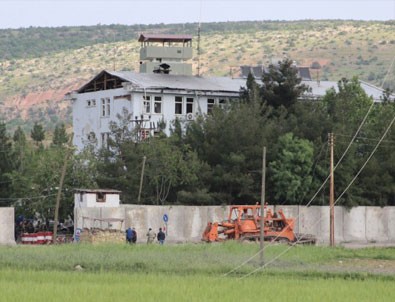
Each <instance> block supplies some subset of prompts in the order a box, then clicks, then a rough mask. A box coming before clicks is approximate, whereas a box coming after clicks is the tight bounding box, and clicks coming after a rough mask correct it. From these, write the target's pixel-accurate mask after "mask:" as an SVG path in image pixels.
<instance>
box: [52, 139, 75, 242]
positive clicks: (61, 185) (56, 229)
mask: <svg viewBox="0 0 395 302" xmlns="http://www.w3.org/2000/svg"><path fill="white" fill-rule="evenodd" d="M72 144H73V134H72V135H71V137H70V140H69V145H70V146H67V147H66V148H67V149H66V153H65V155H64V162H63V167H62V172H61V175H60V181H59V188H58V194H57V196H56V205H55V215H54V216H55V217H54V222H53V235H52V242H53V243H56V236H57V232H58V223H59V207H60V196H61V194H62V187H63V183H64V178H65V176H66V170H67V162H68V160H69V156H70V155H71V152H72V151H73V148H72Z"/></svg>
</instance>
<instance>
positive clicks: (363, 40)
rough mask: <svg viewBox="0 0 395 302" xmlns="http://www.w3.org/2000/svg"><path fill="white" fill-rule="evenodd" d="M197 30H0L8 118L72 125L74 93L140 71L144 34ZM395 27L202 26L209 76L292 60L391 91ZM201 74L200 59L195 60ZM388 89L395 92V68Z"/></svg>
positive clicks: (0, 111)
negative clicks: (107, 77)
mask: <svg viewBox="0 0 395 302" xmlns="http://www.w3.org/2000/svg"><path fill="white" fill-rule="evenodd" d="M196 28H197V25H196V24H192V23H191V24H171V25H163V24H160V25H146V26H143V25H135V26H124V25H109V26H105V25H97V26H90V27H60V28H27V29H9V30H0V119H1V120H5V121H7V123H8V125H9V129H10V128H14V126H16V125H24V128H25V129H26V130H27V129H30V127H31V125H32V124H33V123H34V121H40V122H41V123H43V124H45V125H46V126H47V128H48V129H52V128H53V127H54V125H55V124H56V123H57V122H59V121H64V122H66V123H67V124H70V121H71V110H70V104H69V103H67V102H66V101H63V96H64V94H65V93H66V92H68V91H70V90H73V89H76V88H77V87H79V86H80V85H82V84H83V83H84V82H85V81H87V80H88V79H90V78H91V77H92V76H94V75H96V74H97V73H98V72H99V71H101V70H102V69H109V70H113V69H114V67H115V69H116V70H134V71H137V70H138V65H139V64H138V63H139V58H138V56H139V47H140V45H139V43H138V42H137V37H138V34H139V33H141V32H146V33H147V32H161V33H188V34H193V35H194V41H195V47H196V41H197V37H196ZM394 32H395V22H363V21H298V22H280V21H264V22H225V23H206V24H202V38H201V58H200V62H201V71H202V73H203V74H204V75H207V76H208V75H217V76H224V75H230V74H231V72H235V70H237V67H238V66H240V65H256V64H266V63H267V62H269V61H271V60H273V59H281V58H283V57H284V56H288V57H289V58H291V59H293V60H295V61H297V63H298V64H299V65H304V66H309V65H311V63H312V62H314V61H318V62H319V63H320V64H321V66H322V70H321V72H320V75H319V76H320V78H321V79H329V80H334V81H337V80H339V79H340V78H342V77H347V78H351V77H352V76H358V77H359V78H360V79H362V80H365V81H367V82H370V83H372V84H375V85H377V86H382V85H383V79H384V77H385V75H386V73H387V71H388V67H389V66H390V65H391V62H392V59H393V55H394V53H395V37H394V35H393V33H394ZM193 64H194V70H196V65H197V57H196V51H195V58H194V60H193ZM384 87H389V88H391V89H394V88H395V67H394V66H393V67H392V70H390V72H389V76H388V78H387V81H386V83H384Z"/></svg>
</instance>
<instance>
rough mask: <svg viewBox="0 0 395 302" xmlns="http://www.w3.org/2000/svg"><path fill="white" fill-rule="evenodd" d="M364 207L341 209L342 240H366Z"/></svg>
mask: <svg viewBox="0 0 395 302" xmlns="http://www.w3.org/2000/svg"><path fill="white" fill-rule="evenodd" d="M365 221H366V207H355V208H351V209H344V211H343V234H344V241H346V242H348V241H366V229H365V228H366V224H365Z"/></svg>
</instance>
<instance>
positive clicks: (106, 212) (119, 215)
mask: <svg viewBox="0 0 395 302" xmlns="http://www.w3.org/2000/svg"><path fill="white" fill-rule="evenodd" d="M100 212H101V213H100V214H101V215H100V216H101V218H102V219H106V218H116V219H123V222H121V221H119V222H118V221H117V222H115V221H113V222H108V223H106V222H103V223H102V224H103V226H104V227H105V228H106V227H108V228H109V229H114V230H121V231H124V230H125V229H126V228H125V220H126V217H125V209H124V208H121V207H113V208H110V207H108V208H100Z"/></svg>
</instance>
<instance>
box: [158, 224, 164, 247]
mask: <svg viewBox="0 0 395 302" xmlns="http://www.w3.org/2000/svg"><path fill="white" fill-rule="evenodd" d="M157 238H158V241H159V243H160V244H163V243H165V238H166V235H165V233H164V232H163V231H162V228H159V232H158V236H157Z"/></svg>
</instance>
